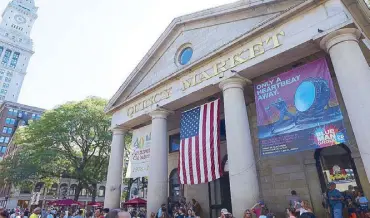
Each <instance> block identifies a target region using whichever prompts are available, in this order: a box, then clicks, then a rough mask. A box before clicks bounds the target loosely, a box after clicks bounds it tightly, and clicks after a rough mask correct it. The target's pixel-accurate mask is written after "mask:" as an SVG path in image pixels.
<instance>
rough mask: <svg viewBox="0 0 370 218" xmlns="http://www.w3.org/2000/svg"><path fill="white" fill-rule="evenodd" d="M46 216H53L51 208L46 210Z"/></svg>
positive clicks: (47, 217) (52, 217) (48, 217)
mask: <svg viewBox="0 0 370 218" xmlns="http://www.w3.org/2000/svg"><path fill="white" fill-rule="evenodd" d="M46 218H54V214H53V213H52V212H51V209H50V208H49V209H48V211H47V212H46Z"/></svg>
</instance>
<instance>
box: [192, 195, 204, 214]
mask: <svg viewBox="0 0 370 218" xmlns="http://www.w3.org/2000/svg"><path fill="white" fill-rule="evenodd" d="M191 201H192V205H191V206H192V208H193V211H194V212H195V215H196V216H200V213H201V210H202V208H201V207H200V204H199V202H198V201H196V200H195V199H194V198H193V199H191Z"/></svg>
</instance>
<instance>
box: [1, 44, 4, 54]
mask: <svg viewBox="0 0 370 218" xmlns="http://www.w3.org/2000/svg"><path fill="white" fill-rule="evenodd" d="M3 51H4V47H3V46H0V56H1V55H2V54H3Z"/></svg>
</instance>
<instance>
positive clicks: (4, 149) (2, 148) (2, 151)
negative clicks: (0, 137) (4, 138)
mask: <svg viewBox="0 0 370 218" xmlns="http://www.w3.org/2000/svg"><path fill="white" fill-rule="evenodd" d="M7 148H8V147H6V146H2V147H1V150H0V152H1V153H3V154H5V152H6V149H7Z"/></svg>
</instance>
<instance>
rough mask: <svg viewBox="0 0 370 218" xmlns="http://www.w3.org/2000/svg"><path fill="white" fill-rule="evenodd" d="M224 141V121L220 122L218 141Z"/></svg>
mask: <svg viewBox="0 0 370 218" xmlns="http://www.w3.org/2000/svg"><path fill="white" fill-rule="evenodd" d="M225 140H226V124H225V119H223V120H220V141H225Z"/></svg>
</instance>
